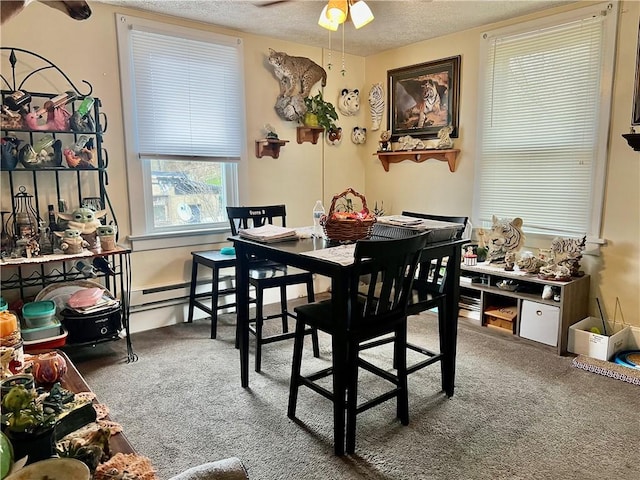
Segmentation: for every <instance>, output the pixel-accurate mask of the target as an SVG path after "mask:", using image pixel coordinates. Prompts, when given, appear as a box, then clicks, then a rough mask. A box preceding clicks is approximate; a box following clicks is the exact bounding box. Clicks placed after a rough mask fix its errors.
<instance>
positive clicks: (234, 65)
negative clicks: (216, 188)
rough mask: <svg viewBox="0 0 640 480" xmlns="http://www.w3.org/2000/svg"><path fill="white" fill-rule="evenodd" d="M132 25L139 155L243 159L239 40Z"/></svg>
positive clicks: (221, 159) (226, 159)
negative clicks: (196, 36) (206, 38)
mask: <svg viewBox="0 0 640 480" xmlns="http://www.w3.org/2000/svg"><path fill="white" fill-rule="evenodd" d="M131 29H132V31H131V32H130V41H131V54H132V59H133V61H132V68H133V72H132V73H133V88H134V92H135V95H134V96H135V102H136V105H135V108H134V112H135V115H136V117H137V119H136V123H137V127H138V148H139V155H140V157H142V158H154V157H155V158H162V157H165V158H166V157H171V158H172V159H180V158H181V157H182V158H188V157H204V158H201V159H205V158H209V159H214V160H216V161H238V160H240V156H241V140H242V136H241V135H238V132H239V131H241V124H242V117H241V114H242V107H241V105H242V102H241V98H240V95H241V88H242V85H241V83H240V78H241V77H240V75H239V71H240V65H239V63H240V53H239V40H238V39H234V38H229V40H227V41H226V42H224V41H220V38H216V41H215V43H213V42H209V41H203V40H198V39H191V38H184V37H180V36H174V35H171V34H168V33H164V32H157V31H153V30H151V29H145V28H144V27H140V26H138V25H135V24H134V25H133V26H132V27H131Z"/></svg>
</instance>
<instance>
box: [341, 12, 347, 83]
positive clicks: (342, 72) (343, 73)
mask: <svg viewBox="0 0 640 480" xmlns="http://www.w3.org/2000/svg"><path fill="white" fill-rule="evenodd" d="M345 73H347V71H346V70H345V69H344V23H343V24H342V70H340V74H341V75H342V76H343V77H344V75H345Z"/></svg>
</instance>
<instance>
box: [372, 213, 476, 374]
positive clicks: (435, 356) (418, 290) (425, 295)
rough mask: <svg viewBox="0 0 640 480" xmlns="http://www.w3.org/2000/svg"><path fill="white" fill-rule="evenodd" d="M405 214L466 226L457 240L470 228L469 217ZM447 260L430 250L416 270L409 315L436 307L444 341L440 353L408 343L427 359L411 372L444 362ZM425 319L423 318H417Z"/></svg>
mask: <svg viewBox="0 0 640 480" xmlns="http://www.w3.org/2000/svg"><path fill="white" fill-rule="evenodd" d="M402 215H405V216H410V217H417V218H424V219H428V220H437V221H441V222H450V223H457V224H460V225H463V227H462V228H459V229H458V231H457V233H456V235H455V239H456V240H460V239H461V238H462V235H463V233H464V230H465V228H466V226H467V221H468V217H454V216H445V215H432V214H426V213H416V212H408V211H403V212H402ZM447 260H448V257H446V256H445V257H441V256H439V255H433V254H431V253H430V251H429V250H425V251H424V252H423V253H422V256H421V258H420V262H419V263H418V268H417V271H416V278H415V279H414V281H413V287H412V293H411V295H410V297H409V304H408V306H407V314H408V316H413V315H418V314H419V313H421V312H424V311H427V310H431V309H433V308H436V309H437V311H438V331H439V340H440V351H439V352H435V351H433V350H431V349H428V348H426V347H424V346H421V345H417V344H415V343H412V342H407V348H408V349H409V350H412V351H414V352H417V353H419V354H422V355H424V356H426V357H427V358H426V359H425V360H422V361H417V362H415V363H413V364H412V365H409V366H408V367H407V373H409V374H411V373H414V372H416V371H418V370H420V369H422V368H425V367H427V366H429V365H431V364H433V363H435V362H438V361H441V360H442V358H443V354H442V351H443V350H444V348H443V346H442V339H443V338H444V333H443V331H444V328H445V327H446V324H445V322H446V318H447V311H446V293H445V291H444V288H445V285H446V280H447V270H448V268H447ZM417 318H419V319H420V320H422V317H417ZM393 340H394V339H393V337H384V338H378V339H376V340H372V341H371V342H369V343H367V344H365V345H363V348H365V349H366V348H372V347H376V346H379V345H382V344H385V343H391V342H393Z"/></svg>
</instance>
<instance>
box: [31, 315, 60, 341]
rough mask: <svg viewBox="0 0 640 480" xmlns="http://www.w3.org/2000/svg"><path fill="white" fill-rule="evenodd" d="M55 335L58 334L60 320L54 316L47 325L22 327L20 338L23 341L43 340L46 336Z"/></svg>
mask: <svg viewBox="0 0 640 480" xmlns="http://www.w3.org/2000/svg"><path fill="white" fill-rule="evenodd" d="M56 335H60V320H58V319H57V318H55V317H54V319H53V320H52V321H51V323H50V324H49V325H43V326H42V327H34V328H23V329H22V340H24V341H25V342H32V341H34V340H44V339H47V338H51V337H55V336H56Z"/></svg>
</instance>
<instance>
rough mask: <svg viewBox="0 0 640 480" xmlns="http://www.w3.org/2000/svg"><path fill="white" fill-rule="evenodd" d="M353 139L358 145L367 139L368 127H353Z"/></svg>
mask: <svg viewBox="0 0 640 480" xmlns="http://www.w3.org/2000/svg"><path fill="white" fill-rule="evenodd" d="M351 141H352V142H353V143H355V144H356V145H361V144H363V143H365V142H366V141H367V129H366V128H362V127H353V131H352V132H351Z"/></svg>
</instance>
